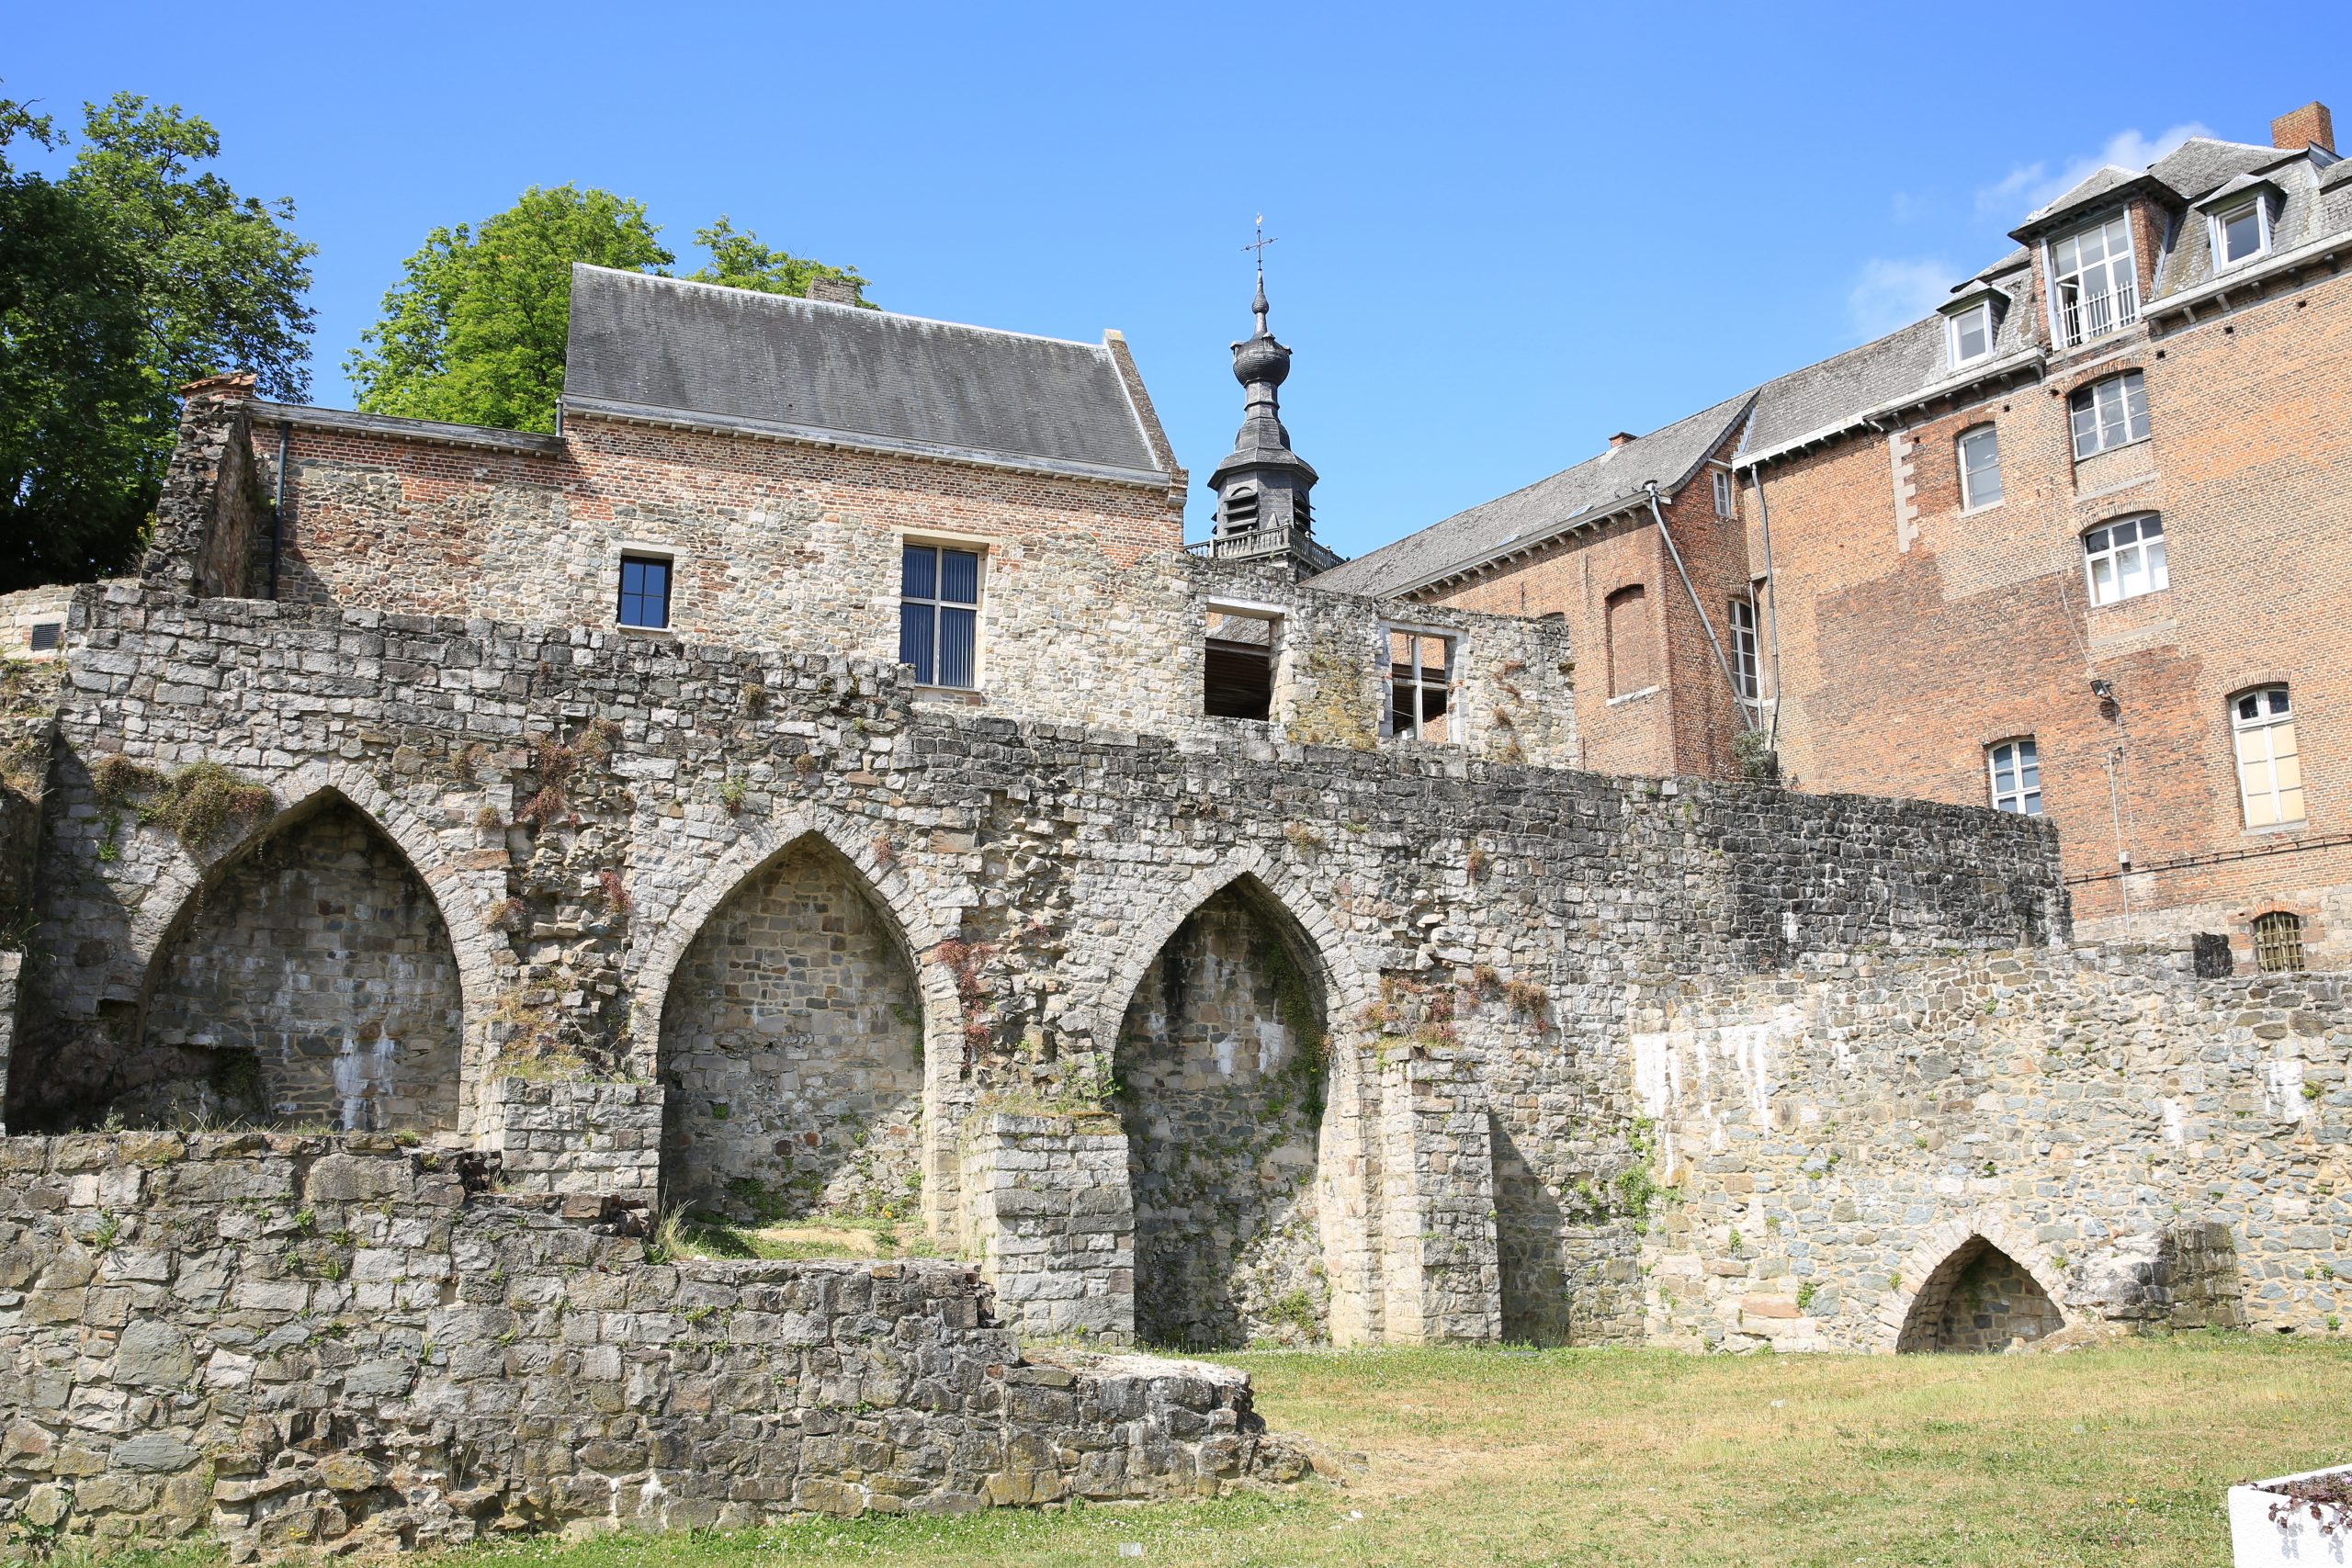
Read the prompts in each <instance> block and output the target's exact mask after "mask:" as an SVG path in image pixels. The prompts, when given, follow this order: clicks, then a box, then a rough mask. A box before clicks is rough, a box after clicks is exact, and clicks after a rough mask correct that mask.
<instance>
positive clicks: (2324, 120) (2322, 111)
mask: <svg viewBox="0 0 2352 1568" xmlns="http://www.w3.org/2000/svg"><path fill="white" fill-rule="evenodd" d="M2270 145H2272V146H2273V147H2283V148H2285V149H2286V150H2287V151H2289V152H2301V151H2302V150H2303V149H2304V148H2306V147H2317V148H2319V149H2320V150H2322V151H2323V152H2335V120H2334V119H2332V118H2329V116H2328V112H2327V106H2326V105H2325V104H2320V103H2311V104H2305V105H2304V106H2303V107H2301V108H2299V109H2294V110H2291V111H2290V112H2289V113H2286V114H2282V115H2280V116H2279V117H2278V118H2277V119H2274V120H2272V121H2271V122H2270Z"/></svg>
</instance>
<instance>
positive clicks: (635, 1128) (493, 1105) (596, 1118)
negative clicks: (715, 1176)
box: [481, 1078, 662, 1208]
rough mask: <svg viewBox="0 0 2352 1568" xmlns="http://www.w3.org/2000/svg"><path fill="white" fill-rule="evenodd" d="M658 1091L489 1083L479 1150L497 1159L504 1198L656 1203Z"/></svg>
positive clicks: (580, 1083)
mask: <svg viewBox="0 0 2352 1568" xmlns="http://www.w3.org/2000/svg"><path fill="white" fill-rule="evenodd" d="M481 1147H482V1149H483V1150H484V1151H485V1152H489V1153H494V1154H496V1155H498V1156H500V1171H501V1174H502V1177H503V1181H504V1183H505V1186H506V1188H507V1190H510V1191H515V1192H551V1193H564V1194H570V1195H572V1196H591V1197H612V1198H620V1199H624V1200H628V1201H634V1202H639V1203H642V1204H644V1205H645V1206H646V1207H648V1208H651V1207H653V1206H654V1205H655V1204H656V1203H658V1202H659V1201H660V1199H661V1182H662V1086H661V1085H659V1084H641V1083H610V1082H594V1081H587V1080H571V1081H566V1080H547V1081H541V1080H537V1079H530V1078H493V1079H492V1080H491V1084H490V1090H489V1093H488V1094H487V1095H486V1096H485V1097H484V1102H483V1106H482V1121H481Z"/></svg>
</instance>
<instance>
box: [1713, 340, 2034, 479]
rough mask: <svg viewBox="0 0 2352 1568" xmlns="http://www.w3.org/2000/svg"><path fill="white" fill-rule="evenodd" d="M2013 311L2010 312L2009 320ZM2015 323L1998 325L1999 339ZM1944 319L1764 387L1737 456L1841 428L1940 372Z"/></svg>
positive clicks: (2004, 343)
mask: <svg viewBox="0 0 2352 1568" xmlns="http://www.w3.org/2000/svg"><path fill="white" fill-rule="evenodd" d="M2015 314H2016V311H2015V310H2014V309H2012V310H2011V311H2010V315H2011V316H2012V317H2013V316H2014V315H2015ZM2015 331H2016V323H2015V322H2014V321H2003V323H2002V337H2003V341H2002V342H2000V343H1999V344H1996V350H1997V349H2005V348H2007V346H2008V344H2007V341H2006V340H2007V337H2008V336H2010V335H2011V334H2013V333H2015ZM1944 367H1945V350H1944V319H1943V318H1942V317H1941V316H1930V317H1928V319H1927V320H1926V321H1914V322H1912V323H1911V324H1910V325H1909V326H1907V327H1905V328H1903V329H1902V330H1901V331H1899V332H1894V333H1888V334H1887V335H1886V336H1884V337H1883V338H1880V339H1879V340H1878V341H1877V342H1875V343H1866V344H1862V346H1861V347H1860V348H1849V349H1848V350H1847V351H1846V352H1845V353H1843V354H1838V355H1831V356H1830V357H1829V358H1827V359H1825V360H1823V361H1821V363H1819V364H1818V365H1808V366H1806V367H1804V369H1802V370H1792V371H1791V372H1790V373H1789V374H1787V375H1785V376H1781V377H1776V378H1773V379H1772V380H1770V381H1767V382H1766V383H1764V386H1763V389H1762V390H1761V391H1759V392H1758V394H1757V399H1756V423H1754V424H1752V425H1750V426H1749V427H1748V431H1747V440H1746V441H1744V442H1742V443H1741V444H1740V449H1741V450H1742V451H1743V452H1767V451H1770V450H1771V449H1772V448H1773V447H1775V446H1780V445H1781V443H1783V442H1787V441H1793V440H1795V439H1796V438H1797V437H1799V436H1801V435H1810V434H1813V433H1814V432H1815V431H1817V430H1823V429H1826V428H1829V427H1831V426H1834V425H1838V424H1841V423H1844V422H1846V421H1847V420H1849V419H1851V418H1853V417H1854V416H1855V415H1856V414H1859V413H1860V412H1863V411H1864V410H1867V409H1874V408H1877V407H1878V406H1879V405H1880V404H1882V403H1884V402H1887V401H1889V400H1892V399H1894V398H1899V397H1901V396H1902V395H1903V394H1905V392H1908V391H1911V390H1912V389H1915V388H1918V387H1924V386H1926V385H1927V384H1928V382H1930V381H1934V380H1938V379H1939V378H1941V377H1942V376H1943V374H1944Z"/></svg>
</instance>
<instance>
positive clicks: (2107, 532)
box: [2083, 514, 2172, 604]
mask: <svg viewBox="0 0 2352 1568" xmlns="http://www.w3.org/2000/svg"><path fill="white" fill-rule="evenodd" d="M2083 576H2084V578H2085V579H2086V581H2088V582H2089V584H2090V591H2091V603H2092V604H2121V603H2122V602H2123V601H2124V600H2126V599H2137V598H2138V597H2139V596H2140V595H2141V594H2143V593H2154V592H2155V591H2156V590H2158V589H2159V588H2169V587H2170V586H2172V575H2171V573H2170V572H2169V571H2168V570H2166V569H2165V524H2164V519H2163V518H2161V517H2157V516H2154V515H2153V514H2151V515H2148V516H2144V517H2124V518H2120V519H2118V520H2117V521H2115V522H2113V523H2102V524H2100V525H2098V527H2096V528H2094V529H2092V530H2091V531H2090V532H2089V533H2087V534H2085V535H2084V536H2083Z"/></svg>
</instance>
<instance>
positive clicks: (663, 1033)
mask: <svg viewBox="0 0 2352 1568" xmlns="http://www.w3.org/2000/svg"><path fill="white" fill-rule="evenodd" d="M847 828H848V824H846V823H845V822H842V821H840V820H837V819H834V818H831V815H830V814H819V813H815V812H802V813H796V814H794V815H793V816H791V817H787V818H782V819H780V820H778V821H775V822H772V823H762V824H759V825H758V826H756V827H754V828H752V829H750V830H748V831H746V832H745V833H744V834H743V835H742V836H741V838H740V839H739V840H737V842H736V843H735V844H734V845H733V846H732V847H731V848H730V849H729V851H728V852H727V853H725V854H723V855H721V856H720V857H719V858H718V861H717V862H716V863H713V864H712V865H711V866H710V868H709V869H708V870H707V871H706V872H705V873H703V874H700V875H699V876H697V877H696V878H695V880H694V882H693V883H692V884H690V885H689V886H687V887H686V888H685V889H684V891H683V892H682V893H681V894H680V895H679V897H677V898H676V900H675V901H674V902H673V904H672V905H671V907H670V908H669V909H668V910H666V911H655V912H653V913H652V914H651V917H650V919H645V920H644V921H643V922H642V925H641V929H643V930H644V931H647V932H648V933H649V934H648V935H647V937H646V939H645V941H644V943H643V945H642V947H641V949H640V951H639V953H638V955H637V967H638V974H639V980H638V984H637V989H636V994H635V997H634V998H633V1000H634V1011H635V1017H636V1025H635V1037H636V1039H637V1040H638V1041H639V1050H640V1051H641V1052H642V1053H644V1065H645V1066H647V1067H648V1068H649V1069H650V1071H651V1072H652V1073H653V1074H654V1075H655V1076H656V1077H659V1078H660V1080H661V1081H662V1083H663V1084H664V1085H665V1086H666V1088H667V1091H668V1092H667V1097H666V1100H667V1103H666V1107H665V1117H664V1122H665V1130H664V1146H663V1159H662V1169H663V1175H662V1185H663V1190H664V1194H665V1200H664V1201H667V1202H671V1203H673V1204H677V1205H680V1206H683V1207H687V1208H692V1209H695V1210H697V1211H699V1212H702V1213H709V1214H713V1215H717V1216H723V1217H726V1218H729V1219H731V1220H736V1221H745V1222H755V1221H763V1220H781V1219H796V1220H797V1219H803V1218H808V1217H811V1216H814V1215H818V1214H828V1213H834V1214H845V1213H876V1214H886V1215H891V1216H896V1217H903V1218H912V1217H913V1213H914V1211H915V1209H916V1208H917V1207H918V1206H920V1207H921V1208H922V1211H923V1213H924V1215H925V1217H926V1218H927V1219H930V1220H933V1222H934V1223H935V1222H936V1220H937V1218H938V1214H939V1213H940V1212H942V1204H943V1203H944V1201H946V1200H945V1199H944V1198H943V1197H942V1196H941V1195H940V1194H938V1193H936V1192H935V1191H934V1190H933V1189H934V1187H935V1186H937V1185H938V1184H939V1181H940V1179H942V1178H944V1177H945V1176H946V1175H947V1174H948V1173H947V1172H946V1171H945V1170H944V1166H945V1164H946V1163H947V1162H946V1161H945V1159H944V1156H943V1154H942V1147H943V1142H942V1135H941V1131H940V1124H941V1122H942V1120H943V1117H942V1116H941V1114H940V1104H941V1100H942V1098H943V1086H944V1080H949V1079H952V1078H953V1077H954V1075H955V1069H956V1063H957V1061H958V1060H959V1050H958V1046H959V1044H960V1037H961V1025H960V1021H959V1020H960V1003H959V1000H958V998H957V997H956V990H955V984H954V980H953V978H952V976H949V975H948V974H947V973H946V971H945V970H944V967H943V966H942V965H940V964H936V963H931V962H926V961H925V960H926V958H927V956H928V954H929V953H931V951H932V950H933V949H934V948H936V947H937V945H938V943H939V941H940V938H939V937H938V935H937V933H936V932H935V931H934V930H933V926H932V923H931V921H930V920H929V919H928V917H927V916H926V915H925V914H924V913H923V911H922V908H921V907H920V905H919V904H918V903H917V902H916V901H915V900H914V898H913V897H912V893H911V890H910V888H909V887H908V886H906V883H905V880H904V878H903V876H902V875H901V874H899V872H898V871H897V869H896V868H895V866H894V865H892V864H891V863H890V861H889V859H888V857H887V856H885V855H883V854H881V853H879V852H876V850H874V849H873V848H871V847H870V842H868V843H861V842H860V840H857V839H856V838H854V837H853V836H852V835H851V834H850V833H849V832H848V831H847V830H846V829H847Z"/></svg>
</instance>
